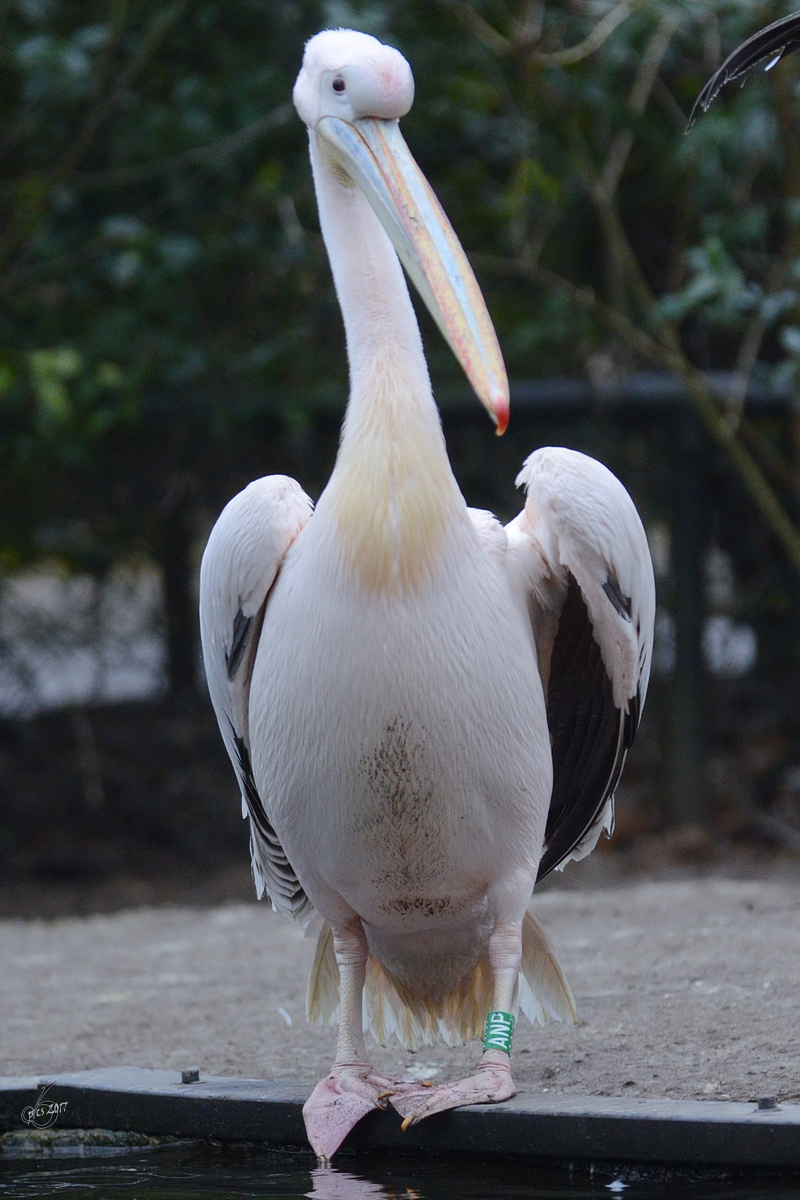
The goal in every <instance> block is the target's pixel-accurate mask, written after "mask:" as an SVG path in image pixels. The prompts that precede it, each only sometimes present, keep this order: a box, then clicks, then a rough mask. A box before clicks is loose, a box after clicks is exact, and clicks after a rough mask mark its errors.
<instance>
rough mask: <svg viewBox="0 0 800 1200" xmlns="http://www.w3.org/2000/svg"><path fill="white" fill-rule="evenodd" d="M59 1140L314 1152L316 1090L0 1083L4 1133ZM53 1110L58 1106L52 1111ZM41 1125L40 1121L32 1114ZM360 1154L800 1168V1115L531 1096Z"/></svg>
mask: <svg viewBox="0 0 800 1200" xmlns="http://www.w3.org/2000/svg"><path fill="white" fill-rule="evenodd" d="M46 1083H49V1084H50V1086H49V1087H48V1088H47V1091H46V1092H45V1094H44V1097H43V1098H42V1103H41V1104H40V1109H42V1111H41V1113H40V1115H39V1117H38V1118H37V1120H38V1122H39V1124H40V1125H41V1124H44V1123H46V1122H47V1121H48V1120H50V1119H51V1118H53V1107H54V1106H55V1105H58V1112H57V1115H56V1116H55V1117H54V1118H53V1125H55V1126H56V1127H57V1128H59V1129H65V1128H72V1129H92V1128H101V1129H110V1130H125V1131H130V1132H135V1133H142V1134H149V1135H162V1136H164V1135H171V1136H174V1137H181V1138H211V1139H216V1140H220V1141H252V1142H259V1143H263V1144H266V1145H270V1146H274V1147H280V1148H283V1149H287V1150H288V1149H299V1150H303V1149H305V1150H307V1149H308V1143H307V1141H306V1136H305V1130H304V1127H303V1117H302V1112H301V1109H302V1105H303V1101H304V1100H305V1098H306V1097H307V1096H308V1094H309V1092H310V1091H311V1085H310V1084H309V1085H303V1084H299V1083H285V1082H272V1081H269V1080H258V1079H237V1078H226V1077H221V1076H203V1077H201V1079H200V1080H199V1082H196V1083H188V1084H185V1083H182V1082H181V1076H180V1072H177V1071H156V1070H148V1069H145V1068H140V1067H109V1068H104V1069H102V1070H96V1071H78V1072H75V1073H73V1074H63V1075H54V1076H28V1077H25V1078H18V1079H14V1078H2V1077H0V1132H7V1131H10V1130H23V1129H26V1128H29V1127H30V1126H29V1125H28V1124H26V1122H25V1120H24V1119H23V1115H22V1114H23V1110H24V1109H26V1108H29V1107H32V1106H33V1105H34V1104H35V1103H36V1101H37V1100H38V1098H39V1097H40V1096H41V1094H42V1089H43V1087H44V1085H45V1084H46ZM48 1105H49V1106H50V1107H49V1108H48ZM28 1115H29V1116H30V1114H28ZM346 1145H347V1146H349V1147H350V1148H351V1149H353V1150H389V1149H405V1150H420V1151H425V1152H428V1153H436V1152H451V1153H452V1152H456V1153H458V1152H465V1151H466V1152H469V1153H474V1154H483V1155H496V1154H502V1155H505V1156H512V1157H527V1158H530V1157H545V1158H548V1159H558V1158H562V1159H569V1160H578V1159H584V1160H594V1161H604V1160H605V1161H609V1162H615V1163H624V1162H630V1163H634V1162H638V1163H665V1164H674V1165H678V1164H682V1165H693V1166H748V1167H798V1166H800V1105H797V1104H784V1105H780V1106H779V1107H778V1108H775V1109H767V1110H760V1109H759V1108H758V1107H757V1106H756V1105H755V1104H741V1103H735V1102H721V1101H712V1100H709V1101H698V1100H685V1101H674V1100H639V1099H630V1100H628V1099H617V1098H613V1097H601V1096H570V1095H546V1096H545V1095H533V1094H522V1095H519V1096H517V1097H516V1098H515V1099H514V1100H509V1101H506V1102H505V1103H504V1104H500V1105H474V1106H472V1107H470V1108H461V1109H457V1110H455V1111H453V1112H449V1113H443V1114H441V1115H439V1116H436V1117H431V1118H429V1119H428V1120H427V1121H424V1122H423V1123H421V1124H420V1125H418V1126H414V1127H413V1128H412V1129H410V1130H409V1131H408V1132H407V1133H402V1132H401V1130H400V1118H399V1117H398V1116H397V1115H396V1114H395V1113H394V1112H393V1111H389V1112H385V1113H384V1112H375V1113H374V1114H370V1115H369V1116H367V1117H365V1118H364V1120H363V1121H362V1122H361V1123H360V1124H359V1126H358V1127H357V1128H356V1129H355V1130H354V1131H353V1133H352V1134H351V1136H350V1138H349V1139H348V1141H347V1143H346Z"/></svg>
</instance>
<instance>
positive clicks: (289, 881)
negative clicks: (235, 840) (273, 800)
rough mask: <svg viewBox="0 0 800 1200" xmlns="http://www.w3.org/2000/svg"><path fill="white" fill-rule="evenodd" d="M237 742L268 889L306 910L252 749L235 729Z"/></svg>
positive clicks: (298, 909) (244, 789)
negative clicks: (268, 809) (263, 799)
mask: <svg viewBox="0 0 800 1200" xmlns="http://www.w3.org/2000/svg"><path fill="white" fill-rule="evenodd" d="M233 743H234V746H235V748H236V758H237V760H238V764H239V772H240V775H239V778H240V782H241V785H242V793H243V795H244V798H245V800H246V801H247V808H248V811H249V813H250V821H251V825H252V833H253V836H254V837H255V838H257V841H258V845H259V848H260V850H261V856H262V858H266V860H267V861H266V862H265V863H264V866H265V867H266V866H267V864H268V867H269V873H270V879H269V880H268V881H267V892H268V894H269V896H270V898H271V899H273V900H274V899H277V896H276V894H275V893H276V892H277V893H278V895H280V897H281V899H283V901H284V903H286V904H288V905H289V907H290V908H291V910H292V911H293V912H302V911H303V909H304V908H305V907H306V906H307V904H308V900H307V897H306V894H305V892H304V891H303V887H302V885H301V883H300V881H299V879H298V878H297V875H296V873H295V870H294V867H293V866H292V864H291V863H290V862H289V860H288V858H287V857H286V854H285V852H284V849H283V846H282V845H281V843H280V840H279V838H278V835H277V834H276V832H275V830H274V828H273V826H272V822H271V821H270V819H269V817H268V816H267V814H266V812H265V811H264V805H263V804H262V803H261V797H260V796H259V794H258V788H257V787H256V781H255V777H254V775H253V767H252V764H251V762H250V751H249V750H248V748H247V745H246V744H245V741H244V738H240V737H238V736H237V734H236V732H235V731H234V732H233Z"/></svg>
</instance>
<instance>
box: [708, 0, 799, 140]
mask: <svg viewBox="0 0 800 1200" xmlns="http://www.w3.org/2000/svg"><path fill="white" fill-rule="evenodd" d="M798 47H800V12H796V13H790V14H789V16H788V17H781V18H780V20H779V21H773V22H772V24H771V25H766V26H765V27H764V28H763V29H759V31H758V33H754V34H753V35H752V37H749V38H748V39H747V41H745V42H742V44H741V46H737V48H736V49H735V50H734V51H733V53H732V54H729V55H728V57H727V58H726V59H725V61H724V63H723V64H722V66H721V67H718V68H717V70H716V71H715V72H714V74H713V75H712V76H711V78H710V79H709V80H708V82H707V83H706V85H705V87H704V88H703V90H702V91H701V92H700V95H699V96H698V97H697V99H696V100H695V102H694V104H693V105H692V111H691V112H690V114H689V120H688V121H687V123H686V132H687V133H688V132H689V130H690V129H691V128H692V125H694V123H695V120H696V119H697V114H698V110H699V109H702V110H703V112H708V110H709V108H710V107H711V105H712V104H713V102H714V101H715V100H716V98H717V96H718V95H719V93H720V91H721V90H722V88H724V87H725V84H726V83H730V82H731V80H733V79H738V78H739V77H740V76H741V75H746V74H747V72H748V71H752V69H753V67H755V66H757V65H758V64H759V63H760V62H762V60H763V59H765V58H769V60H770V61H769V62H768V63H767V65H766V67H765V68H764V70H765V71H771V70H772V68H773V67H774V66H776V65H777V64H778V63H779V62H780V60H781V59H782V58H783V56H784V55H785V54H791V53H792V51H793V50H797V48H798Z"/></svg>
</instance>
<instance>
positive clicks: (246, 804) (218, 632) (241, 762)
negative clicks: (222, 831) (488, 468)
mask: <svg viewBox="0 0 800 1200" xmlns="http://www.w3.org/2000/svg"><path fill="white" fill-rule="evenodd" d="M311 509H312V504H311V501H310V499H309V498H308V496H307V495H306V494H305V492H304V491H303V490H302V488H301V487H300V486H299V484H297V483H295V481H294V480H293V479H289V478H288V477H287V476H285V475H269V476H267V477H266V478H265V479H257V480H256V481H255V482H254V483H251V484H250V485H249V486H248V487H246V488H245V489H244V491H243V492H240V493H239V495H238V496H234V498H233V499H232V500H231V501H230V503H229V504H228V505H227V506H226V507H225V508H224V509H223V511H222V513H221V515H220V518H219V520H218V521H217V523H216V525H215V526H214V528H213V530H212V531H211V536H210V537H209V539H208V544H207V546H206V549H205V553H204V554H203V562H202V565H201V568H200V635H201V639H202V645H203V660H204V663H205V669H206V677H207V679H208V689H209V692H210V695H211V701H212V704H213V705H214V711H215V712H216V714H217V720H218V721H219V726H220V730H221V732H222V737H223V740H224V742H225V747H226V749H227V751H228V754H229V755H230V759H231V762H232V763H233V767H234V770H235V772H236V777H237V779H238V781H239V788H240V790H241V793H242V816H245V817H249V819H250V851H251V856H252V863H253V876H254V878H255V882H256V889H257V891H258V895H259V897H261V896H262V895H264V894H265V893H266V895H267V896H268V897H269V899H270V901H271V903H272V907H273V908H274V909H275V910H276V911H278V912H281V913H283V914H284V915H285V916H288V917H291V918H293V919H294V920H299V921H307V920H308V919H309V918H310V917H311V916H312V915H313V911H314V910H313V908H312V905H311V902H310V901H309V899H308V897H307V896H306V894H305V892H304V891H303V888H302V886H301V885H300V882H299V880H298V878H297V875H296V873H295V871H294V868H293V867H292V864H291V863H290V862H289V860H288V858H287V857H286V854H285V853H284V850H283V847H282V846H281V843H280V840H279V839H278V837H277V835H276V833H275V829H274V828H273V825H272V822H271V821H270V819H269V815H268V813H267V811H266V809H265V807H264V804H263V802H262V798H261V796H260V795H259V792H258V787H257V786H256V781H255V778H254V775H253V768H252V763H251V760H250V722H249V708H250V681H251V679H252V674H253V664H254V662H255V657H256V653H257V650H258V643H259V638H260V636H261V629H262V626H263V623H264V614H265V612H266V608H267V604H268V602H269V596H270V592H271V591H272V588H273V586H274V584H275V580H276V579H277V577H278V573H279V571H280V569H281V565H282V563H283V560H284V558H285V556H286V553H287V551H288V550H289V547H290V546H291V545H292V543H293V542H294V540H295V538H296V537H297V535H298V534H299V533H300V531H301V530H302V529H303V528H304V527H305V525H306V524H307V523H308V519H309V517H310V516H311Z"/></svg>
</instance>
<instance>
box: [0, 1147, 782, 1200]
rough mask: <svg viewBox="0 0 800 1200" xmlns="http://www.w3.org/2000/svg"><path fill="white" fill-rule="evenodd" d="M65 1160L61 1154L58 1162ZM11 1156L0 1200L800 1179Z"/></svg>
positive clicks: (725, 1184) (525, 1189)
mask: <svg viewBox="0 0 800 1200" xmlns="http://www.w3.org/2000/svg"><path fill="white" fill-rule="evenodd" d="M62 1154H64V1157H62ZM66 1154H67V1148H66V1147H63V1148H62V1151H61V1152H60V1153H59V1155H58V1156H55V1155H53V1154H51V1155H49V1156H48V1157H46V1158H39V1159H21V1158H16V1159H14V1158H11V1157H9V1156H8V1155H6V1154H4V1153H3V1150H2V1146H0V1200H56V1198H58V1200H250V1198H252V1200H300V1198H301V1197H306V1196H307V1197H312V1198H313V1200H362V1198H363V1200H367V1198H369V1200H372V1198H373V1197H381V1200H609V1198H610V1197H611V1196H614V1195H621V1196H624V1198H625V1200H798V1196H800V1175H798V1174H797V1173H795V1174H794V1175H787V1174H784V1175H780V1174H775V1173H773V1174H772V1175H769V1174H762V1175H757V1174H752V1173H751V1174H749V1175H746V1174H745V1175H737V1174H731V1173H727V1172H724V1171H716V1172H712V1173H703V1172H700V1171H691V1170H677V1171H675V1170H666V1169H660V1168H658V1167H649V1168H648V1167H644V1168H637V1167H635V1166H628V1167H625V1168H620V1167H618V1168H617V1169H616V1170H614V1169H612V1168H611V1167H605V1166H602V1165H599V1164H598V1165H597V1166H596V1167H595V1168H594V1170H592V1169H591V1168H590V1167H589V1166H588V1165H586V1164H574V1165H573V1166H572V1167H570V1165H569V1164H566V1163H555V1164H547V1163H540V1162H535V1161H530V1162H514V1161H510V1160H507V1159H506V1160H504V1159H502V1158H501V1159H494V1160H492V1159H488V1158H478V1157H473V1156H471V1155H468V1154H464V1155H442V1156H436V1157H433V1156H430V1157H428V1156H424V1155H419V1156H417V1155H412V1154H406V1155H387V1154H384V1155H370V1156H369V1157H360V1158H357V1159H354V1158H352V1157H351V1158H348V1157H347V1156H346V1155H342V1156H341V1159H340V1165H339V1166H334V1167H327V1168H325V1169H314V1168H313V1159H312V1158H311V1156H310V1154H307V1153H304V1152H299V1153H296V1154H295V1153H282V1154H281V1153H277V1152H272V1153H271V1152H269V1151H266V1150H264V1149H259V1148H258V1147H255V1146H236V1145H219V1144H217V1145H213V1144H208V1143H206V1144H203V1143H193V1144H187V1143H184V1144H177V1145H176V1144H173V1145H172V1146H162V1147H160V1148H153V1149H151V1150H149V1151H146V1152H142V1151H141V1150H135V1151H132V1152H131V1153H130V1154H127V1155H126V1154H121V1155H120V1157H118V1158H108V1157H105V1158H99V1159H93V1156H92V1154H91V1148H89V1149H87V1147H85V1146H84V1147H83V1148H79V1147H77V1146H76V1147H74V1149H73V1154H74V1155H80V1157H77V1156H75V1157H72V1158H70V1157H66Z"/></svg>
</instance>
